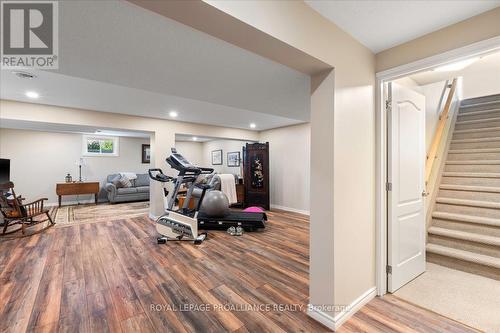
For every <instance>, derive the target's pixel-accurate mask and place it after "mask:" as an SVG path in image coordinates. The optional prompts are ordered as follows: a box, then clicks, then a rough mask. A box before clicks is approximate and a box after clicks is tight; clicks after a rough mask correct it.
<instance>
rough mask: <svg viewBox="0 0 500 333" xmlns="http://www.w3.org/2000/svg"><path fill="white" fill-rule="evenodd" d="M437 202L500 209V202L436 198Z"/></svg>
mask: <svg viewBox="0 0 500 333" xmlns="http://www.w3.org/2000/svg"><path fill="white" fill-rule="evenodd" d="M436 202H438V203H444V204H449V205H457V206H469V207H482V208H493V209H500V202H494V201H484V200H467V199H455V198H446V197H438V198H436Z"/></svg>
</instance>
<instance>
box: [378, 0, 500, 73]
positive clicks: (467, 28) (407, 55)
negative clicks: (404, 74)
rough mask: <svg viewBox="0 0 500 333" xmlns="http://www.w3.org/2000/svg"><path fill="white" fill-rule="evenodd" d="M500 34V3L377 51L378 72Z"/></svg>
mask: <svg viewBox="0 0 500 333" xmlns="http://www.w3.org/2000/svg"><path fill="white" fill-rule="evenodd" d="M498 36H500V7H497V8H495V9H492V10H490V11H487V12H485V13H482V14H480V15H477V16H474V17H471V18H469V19H467V20H465V21H462V22H459V23H456V24H453V25H450V26H448V27H445V28H443V29H441V30H438V31H435V32H432V33H429V34H427V35H425V36H422V37H419V38H416V39H414V40H412V41H409V42H407V43H404V44H401V45H398V46H395V47H393V48H390V49H388V50H385V51H382V52H380V53H378V54H377V55H376V59H377V68H376V70H377V72H380V71H383V70H386V69H389V68H392V67H397V66H400V65H404V64H407V63H410V62H413V61H416V60H419V59H423V58H427V57H430V56H433V55H436V54H440V53H443V52H446V51H450V50H453V49H457V48H460V47H463V46H466V45H470V44H473V43H476V42H479V41H482V40H486V39H490V38H494V37H498Z"/></svg>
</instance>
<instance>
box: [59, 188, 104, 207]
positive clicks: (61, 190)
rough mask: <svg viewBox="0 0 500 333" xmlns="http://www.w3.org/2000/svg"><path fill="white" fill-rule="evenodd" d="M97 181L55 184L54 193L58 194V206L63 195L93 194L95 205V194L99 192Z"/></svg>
mask: <svg viewBox="0 0 500 333" xmlns="http://www.w3.org/2000/svg"><path fill="white" fill-rule="evenodd" d="M99 187H100V186H99V182H75V183H58V184H56V194H57V195H58V196H59V207H61V198H62V196H63V195H78V194H94V197H95V204H96V205H97V195H98V194H99Z"/></svg>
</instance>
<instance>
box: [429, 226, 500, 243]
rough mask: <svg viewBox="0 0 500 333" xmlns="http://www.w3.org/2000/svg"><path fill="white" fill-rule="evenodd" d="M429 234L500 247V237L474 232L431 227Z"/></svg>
mask: <svg viewBox="0 0 500 333" xmlns="http://www.w3.org/2000/svg"><path fill="white" fill-rule="evenodd" d="M428 233H429V234H431V235H436V236H443V237H448V238H454V239H460V240H466V241H470V242H475V243H481V244H486V245H495V246H500V237H495V236H488V235H481V234H477V233H473V232H467V231H460V230H452V229H447V228H440V227H430V228H429V230H428Z"/></svg>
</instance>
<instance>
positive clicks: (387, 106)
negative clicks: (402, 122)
mask: <svg viewBox="0 0 500 333" xmlns="http://www.w3.org/2000/svg"><path fill="white" fill-rule="evenodd" d="M391 105H392V103H391V101H390V100H386V101H385V109H386V110H390V109H391Z"/></svg>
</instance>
